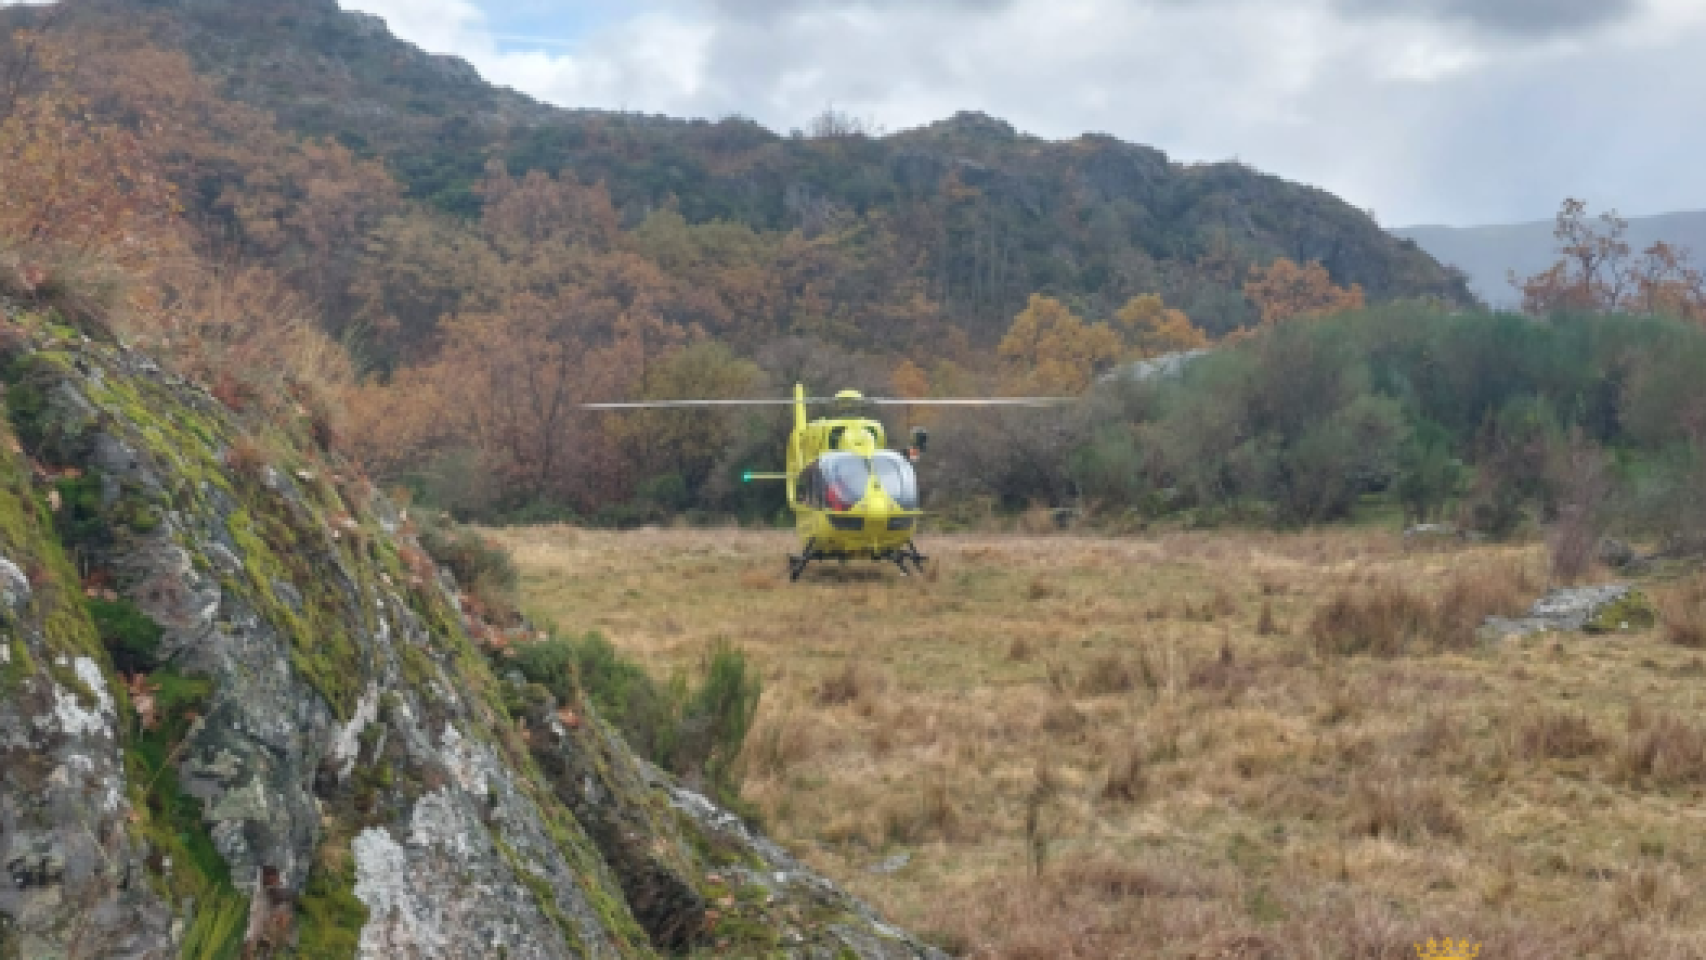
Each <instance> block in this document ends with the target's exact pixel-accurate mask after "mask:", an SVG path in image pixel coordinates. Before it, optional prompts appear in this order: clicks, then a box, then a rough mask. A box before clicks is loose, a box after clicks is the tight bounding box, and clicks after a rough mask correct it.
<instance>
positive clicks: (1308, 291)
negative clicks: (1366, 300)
mask: <svg viewBox="0 0 1706 960" xmlns="http://www.w3.org/2000/svg"><path fill="white" fill-rule="evenodd" d="M1244 296H1245V297H1246V298H1248V299H1249V301H1250V303H1251V304H1252V305H1254V306H1255V308H1256V312H1257V313H1258V314H1259V315H1260V316H1261V318H1262V322H1263V323H1280V322H1283V321H1286V320H1296V319H1308V318H1311V317H1325V316H1330V315H1332V314H1335V313H1343V312H1345V311H1347V310H1356V309H1359V308H1360V307H1362V305H1363V293H1362V287H1361V286H1360V285H1358V284H1355V283H1353V284H1351V285H1350V286H1349V287H1339V286H1335V285H1334V284H1333V278H1332V277H1331V276H1329V275H1328V273H1327V268H1326V267H1324V266H1322V265H1321V263H1320V262H1319V261H1316V260H1311V261H1310V262H1308V263H1306V264H1303V265H1301V266H1299V265H1298V264H1296V263H1294V262H1292V261H1291V260H1289V259H1287V258H1285V257H1280V258H1279V259H1277V260H1275V261H1274V262H1273V263H1271V264H1269V265H1268V266H1267V267H1266V268H1265V269H1258V268H1252V269H1251V271H1250V279H1248V280H1246V281H1245V282H1244Z"/></svg>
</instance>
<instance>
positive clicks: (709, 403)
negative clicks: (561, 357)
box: [581, 400, 823, 410]
mask: <svg viewBox="0 0 1706 960" xmlns="http://www.w3.org/2000/svg"><path fill="white" fill-rule="evenodd" d="M793 402H794V401H792V400H634V401H630V402H626V403H583V404H581V408H582V409H584V410H681V409H691V408H693V407H786V406H790V405H792V404H793ZM807 402H808V403H809V402H811V401H807ZM818 402H823V401H818Z"/></svg>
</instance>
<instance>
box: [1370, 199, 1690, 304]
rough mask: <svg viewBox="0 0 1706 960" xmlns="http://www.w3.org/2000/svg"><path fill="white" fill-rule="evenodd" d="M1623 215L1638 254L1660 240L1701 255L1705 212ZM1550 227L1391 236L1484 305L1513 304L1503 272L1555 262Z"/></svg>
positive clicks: (1418, 230) (1526, 271) (1441, 229)
mask: <svg viewBox="0 0 1706 960" xmlns="http://www.w3.org/2000/svg"><path fill="white" fill-rule="evenodd" d="M1627 219H1628V221H1629V232H1628V234H1627V235H1626V237H1625V239H1626V240H1627V241H1628V243H1629V247H1630V249H1631V250H1632V251H1635V252H1637V253H1638V252H1640V251H1641V250H1643V249H1645V248H1647V247H1649V246H1651V245H1652V244H1653V243H1655V242H1657V241H1660V240H1663V241H1664V242H1666V243H1670V244H1673V245H1676V246H1680V247H1685V248H1688V249H1689V250H1691V251H1692V252H1693V254H1694V259H1695V262H1696V263H1700V262H1703V258H1706V210H1696V211H1686V212H1679V213H1662V214H1658V215H1655V216H1649V217H1629V218H1627ZM1552 228H1553V221H1551V220H1535V221H1532V222H1529V223H1512V224H1494V225H1489V226H1483V227H1445V226H1415V227H1400V228H1398V229H1396V230H1393V231H1392V234H1393V235H1394V236H1397V237H1402V238H1405V239H1407V240H1411V241H1414V242H1415V244H1416V245H1417V246H1419V247H1421V248H1422V249H1423V250H1426V251H1427V252H1428V253H1429V254H1431V255H1432V256H1433V257H1434V259H1436V260H1438V261H1439V262H1441V263H1444V264H1448V265H1451V266H1454V267H1457V268H1458V269H1460V270H1462V271H1463V272H1464V273H1465V274H1467V275H1468V277H1469V288H1470V289H1471V290H1473V291H1474V292H1475V295H1476V296H1477V297H1480V298H1481V299H1482V300H1483V301H1485V302H1486V303H1487V305H1488V306H1493V307H1516V306H1518V305H1520V304H1521V302H1522V296H1521V294H1520V293H1519V292H1518V291H1517V289H1516V288H1515V287H1513V286H1512V285H1511V283H1510V280H1509V274H1510V273H1511V272H1513V271H1514V272H1515V273H1516V275H1517V276H1519V277H1527V276H1532V275H1533V274H1536V273H1539V272H1540V271H1542V270H1545V269H1547V268H1548V267H1550V266H1552V264H1553V263H1554V262H1556V261H1557V259H1558V244H1557V240H1556V239H1555V238H1554V237H1553V236H1552Z"/></svg>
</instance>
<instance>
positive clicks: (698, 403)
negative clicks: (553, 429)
mask: <svg viewBox="0 0 1706 960" xmlns="http://www.w3.org/2000/svg"><path fill="white" fill-rule="evenodd" d="M1062 402H1065V401H1064V398H1059V397H951V398H949V397H931V398H927V399H912V398H901V397H867V396H865V395H863V394H861V393H860V392H859V391H857V390H843V391H841V392H840V393H837V394H836V395H835V396H834V397H829V398H823V397H807V396H806V389H805V386H804V385H803V384H795V385H794V397H793V399H792V400H649V401H633V402H626V403H587V404H582V406H583V407H584V408H586V409H589V410H644V409H680V408H689V407H740V406H765V405H778V404H792V405H793V407H794V428H793V430H792V432H791V433H790V434H789V435H788V455H787V470H786V472H785V473H753V472H749V473H746V474H744V475H743V477H742V479H744V480H747V481H752V480H781V481H784V482H785V483H786V484H787V496H788V507H789V508H790V509H791V510H793V511H794V530H795V532H797V533H798V534H799V535H800V540H801V544H802V547H801V549H800V552H799V553H797V554H792V555H790V556H789V557H788V579H790V580H798V579H799V578H800V574H802V573H804V572H805V570H806V567H808V566H810V565H811V562H812V561H813V560H842V561H846V560H853V559H870V560H874V561H877V562H892V563H893V564H895V566H897V567H899V568H900V572H901V573H903V574H906V573H909V572H910V571H908V569H907V565H908V564H911V566H912V569H913V570H916V571H918V572H920V573H922V572H923V570H924V563H925V561H926V560H928V559H929V558H928V557H926V556H924V555H923V554H921V553H919V552H918V545H917V544H916V543H915V542H914V541H913V534H914V533H915V532H916V531H917V529H918V524H919V520H920V519H921V518H922V517H923V516H924V513H923V511H922V510H920V509H919V492H918V475H917V473H916V472H915V471H914V469H913V464H914V462H916V461H917V460H918V458H920V457H921V456H923V455H924V447H925V444H926V443H927V442H928V440H929V435H928V434H927V433H926V432H925V431H924V429H923V428H922V427H914V428H913V430H912V445H911V446H910V447H908V448H907V449H905V450H891V449H887V444H888V438H887V434H886V433H885V432H884V430H883V425H882V423H881V422H880V421H878V420H875V419H872V418H870V417H867V416H865V415H864V414H863V413H862V411H861V408H862V407H864V406H866V405H873V406H905V407H924V406H1020V407H1026V406H1028V407H1040V406H1052V405H1054V404H1057V403H1062ZM808 404H832V405H833V407H834V411H833V415H832V416H829V417H820V418H818V419H816V420H811V419H808V417H807V415H806V407H807V405H808Z"/></svg>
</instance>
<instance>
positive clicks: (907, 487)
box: [871, 450, 918, 510]
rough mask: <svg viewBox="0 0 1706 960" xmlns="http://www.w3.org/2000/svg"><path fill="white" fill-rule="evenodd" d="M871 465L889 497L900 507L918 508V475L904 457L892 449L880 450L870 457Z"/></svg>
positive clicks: (907, 508)
mask: <svg viewBox="0 0 1706 960" xmlns="http://www.w3.org/2000/svg"><path fill="white" fill-rule="evenodd" d="M871 466H872V467H873V468H875V469H876V471H877V482H878V483H880V484H882V485H883V491H884V492H885V493H887V494H888V495H889V499H891V500H893V501H894V502H895V503H896V504H897V505H898V506H900V507H901V508H902V509H906V510H917V509H918V475H917V474H916V473H914V472H913V471H912V464H910V463H908V462H907V460H906V458H905V457H903V456H901V455H900V454H898V453H895V452H894V451H893V450H881V451H878V452H877V453H876V455H874V456H872V457H871Z"/></svg>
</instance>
